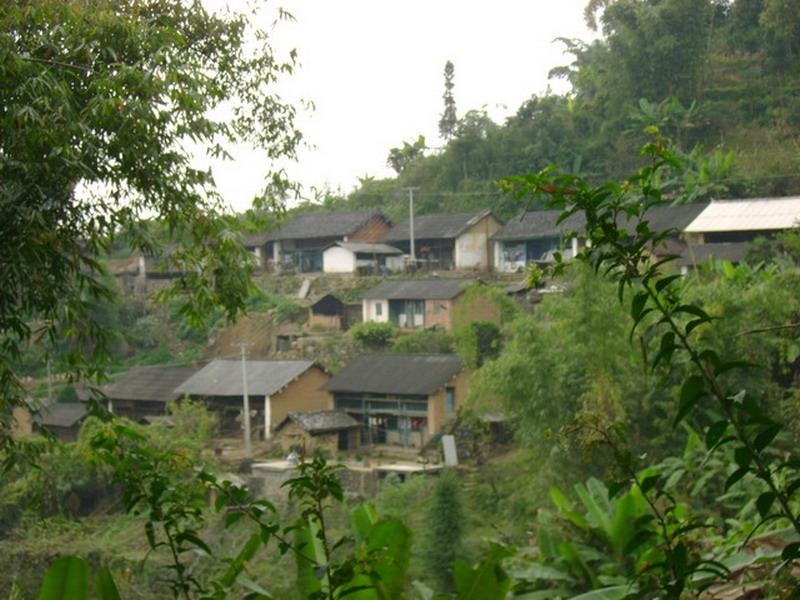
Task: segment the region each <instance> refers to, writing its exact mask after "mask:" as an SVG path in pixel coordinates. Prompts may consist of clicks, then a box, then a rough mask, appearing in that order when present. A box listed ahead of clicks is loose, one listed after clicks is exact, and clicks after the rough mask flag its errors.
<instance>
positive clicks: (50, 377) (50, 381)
mask: <svg viewBox="0 0 800 600" xmlns="http://www.w3.org/2000/svg"><path fill="white" fill-rule="evenodd" d="M51 404H53V375H52V373H51V372H50V359H49V358H48V359H47V405H48V406H50V405H51Z"/></svg>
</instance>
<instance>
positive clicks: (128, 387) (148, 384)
mask: <svg viewBox="0 0 800 600" xmlns="http://www.w3.org/2000/svg"><path fill="white" fill-rule="evenodd" d="M196 372H197V369H195V368H192V367H137V368H134V369H131V370H129V371H126V372H125V373H123V374H122V375H120V376H119V377H118V378H117V379H116V380H115V381H114V382H113V383H110V384H108V385H105V386H103V393H104V394H105V395H106V397H108V398H111V399H112V400H114V399H119V400H145V401H150V402H169V401H170V400H175V399H177V398H179V397H180V394H178V393H176V392H175V388H176V387H178V386H179V385H180V384H182V383H183V382H184V381H186V380H187V379H189V377H191V376H192V375H194V374H195V373H196Z"/></svg>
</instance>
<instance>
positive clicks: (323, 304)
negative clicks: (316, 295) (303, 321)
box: [308, 294, 362, 330]
mask: <svg viewBox="0 0 800 600" xmlns="http://www.w3.org/2000/svg"><path fill="white" fill-rule="evenodd" d="M361 313H362V309H361V303H360V302H359V303H356V304H345V303H344V302H342V301H341V300H340V299H339V298H337V297H336V296H335V295H334V294H325V295H324V296H322V297H321V298H320V299H319V300H317V301H316V302H314V304H312V305H311V306H310V307H309V308H308V324H309V326H310V327H312V328H313V329H342V330H347V329H350V327H352V326H353V325H355V324H356V323H360V322H361V321H362V314H361Z"/></svg>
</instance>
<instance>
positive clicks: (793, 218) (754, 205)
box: [685, 196, 800, 233]
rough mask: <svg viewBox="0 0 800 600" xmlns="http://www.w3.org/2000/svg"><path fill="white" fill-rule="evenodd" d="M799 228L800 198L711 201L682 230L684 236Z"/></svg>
mask: <svg viewBox="0 0 800 600" xmlns="http://www.w3.org/2000/svg"><path fill="white" fill-rule="evenodd" d="M798 225H800V196H791V197H786V198H753V199H751V200H715V201H713V202H712V203H711V204H709V205H708V207H707V208H706V209H705V210H704V211H703V212H701V213H700V214H699V215H698V217H697V218H696V219H694V220H693V221H692V222H691V223H690V224H689V225H688V226H687V227H686V229H685V231H686V232H688V233H706V232H709V233H710V232H715V231H769V230H775V229H791V228H793V227H797V226H798Z"/></svg>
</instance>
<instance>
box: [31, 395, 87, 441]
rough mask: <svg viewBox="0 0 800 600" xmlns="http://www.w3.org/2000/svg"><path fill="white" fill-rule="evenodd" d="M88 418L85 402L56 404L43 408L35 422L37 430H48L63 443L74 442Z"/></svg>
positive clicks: (34, 418)
mask: <svg viewBox="0 0 800 600" xmlns="http://www.w3.org/2000/svg"><path fill="white" fill-rule="evenodd" d="M88 416H89V411H88V409H87V408H86V404H85V403H84V402H56V403H55V404H51V405H50V406H45V407H43V408H41V409H40V410H39V412H38V413H37V414H36V415H35V416H34V417H33V420H34V423H35V428H36V429H46V430H47V431H49V432H50V433H51V434H53V436H55V437H56V438H58V439H59V440H61V441H62V442H74V441H75V440H77V439H78V434H79V433H80V429H81V423H83V421H84V419H86V417H88Z"/></svg>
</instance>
